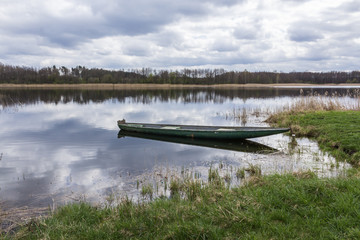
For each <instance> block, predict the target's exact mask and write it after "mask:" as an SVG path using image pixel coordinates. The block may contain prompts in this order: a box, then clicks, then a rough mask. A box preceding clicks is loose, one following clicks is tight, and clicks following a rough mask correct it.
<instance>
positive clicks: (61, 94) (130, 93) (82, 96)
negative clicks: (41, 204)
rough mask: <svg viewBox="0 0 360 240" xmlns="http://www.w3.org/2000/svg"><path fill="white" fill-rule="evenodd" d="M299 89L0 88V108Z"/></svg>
mask: <svg viewBox="0 0 360 240" xmlns="http://www.w3.org/2000/svg"><path fill="white" fill-rule="evenodd" d="M354 90H355V88H350V89H349V88H334V87H328V88H319V87H312V88H309V87H307V88H306V89H304V93H305V94H312V93H314V92H316V93H318V94H320V95H324V94H325V93H326V92H327V94H329V95H332V94H337V95H339V96H344V95H351V93H353V92H354ZM299 95H300V91H299V88H287V87H286V88H227V89H222V88H220V89H218V88H196V89H150V90H135V89H130V90H129V89H126V90H78V89H56V90H51V89H7V90H4V89H0V105H2V106H3V107H4V106H12V105H18V104H37V103H39V102H43V103H52V104H59V103H72V102H75V103H78V104H92V103H103V102H105V101H108V100H112V101H118V102H120V103H141V104H151V103H154V102H169V101H172V102H180V103H224V102H226V101H232V100H235V99H242V100H246V99H252V98H255V99H267V98H274V97H296V96H299Z"/></svg>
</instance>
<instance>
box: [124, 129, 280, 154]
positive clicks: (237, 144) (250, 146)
mask: <svg viewBox="0 0 360 240" xmlns="http://www.w3.org/2000/svg"><path fill="white" fill-rule="evenodd" d="M124 137H135V138H142V139H150V140H155V141H162V142H170V143H180V144H186V145H193V146H200V147H208V148H216V149H223V150H231V151H238V152H249V153H261V154H270V153H274V152H277V151H278V150H277V149H274V148H271V147H269V146H266V145H263V144H260V143H257V142H254V141H251V140H245V139H235V140H227V139H205V138H187V137H174V136H165V135H158V134H146V133H137V132H129V131H124V130H120V131H119V133H118V138H124Z"/></svg>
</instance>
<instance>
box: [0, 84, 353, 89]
mask: <svg viewBox="0 0 360 240" xmlns="http://www.w3.org/2000/svg"><path fill="white" fill-rule="evenodd" d="M344 86H355V87H356V86H359V87H360V84H358V83H357V84H305V83H289V84H214V85H195V84H136V83H134V84H111V83H104V84H0V89H11V88H21V89H24V88H26V89H101V90H111V89H117V90H118V89H179V88H186V89H190V88H217V89H219V88H277V87H289V88H291V87H296V88H298V87H344Z"/></svg>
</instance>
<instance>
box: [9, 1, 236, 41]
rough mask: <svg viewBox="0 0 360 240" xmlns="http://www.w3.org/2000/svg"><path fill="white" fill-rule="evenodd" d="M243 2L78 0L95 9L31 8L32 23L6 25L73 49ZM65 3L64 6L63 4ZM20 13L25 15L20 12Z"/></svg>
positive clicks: (150, 31) (146, 31)
mask: <svg viewBox="0 0 360 240" xmlns="http://www.w3.org/2000/svg"><path fill="white" fill-rule="evenodd" d="M241 2H242V1H236V0H223V1H215V0H207V1H201V0H183V1H176V2H170V1H165V0H153V1H145V0H134V1H115V0H110V1H108V2H106V4H104V2H103V1H99V0H96V1H92V2H91V3H89V2H88V1H76V2H73V3H75V6H81V5H83V6H84V7H87V8H89V9H91V11H90V14H91V15H89V12H86V13H79V15H73V14H72V13H69V15H67V14H65V15H64V16H54V15H51V14H50V13H48V12H47V9H46V8H43V9H41V7H40V8H39V9H34V7H29V9H27V10H26V11H27V13H30V14H31V15H34V17H32V18H31V20H30V21H28V20H24V21H21V19H19V20H18V21H17V22H12V23H11V22H9V23H6V24H3V28H6V29H7V31H8V32H10V33H17V34H33V35H37V36H42V37H44V38H47V39H48V40H49V41H50V42H52V43H55V44H58V45H60V46H63V47H71V46H74V45H76V44H78V43H80V42H84V41H88V40H91V39H96V38H100V37H104V36H114V35H127V36H136V35H144V34H148V33H152V32H157V31H159V29H161V28H162V27H163V26H165V25H167V24H169V23H171V22H173V21H175V20H176V19H178V18H179V17H181V16H188V17H191V16H202V15H208V14H210V12H211V8H210V5H215V6H221V5H226V6H231V5H233V4H236V3H241ZM59 4H61V3H59ZM19 11H20V12H19V14H24V13H23V12H21V10H19Z"/></svg>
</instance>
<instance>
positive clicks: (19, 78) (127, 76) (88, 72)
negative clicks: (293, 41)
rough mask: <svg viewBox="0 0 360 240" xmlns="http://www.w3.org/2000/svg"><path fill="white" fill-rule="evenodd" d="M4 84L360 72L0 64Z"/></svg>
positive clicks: (292, 79)
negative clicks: (122, 68)
mask: <svg viewBox="0 0 360 240" xmlns="http://www.w3.org/2000/svg"><path fill="white" fill-rule="evenodd" d="M0 83H13V84H45V83H47V84H53V83H56V84H78V83H113V84H115V83H155V84H206V85H209V84H210V85H211V84H249V83H260V84H271V83H310V84H325V83H334V84H339V83H360V71H352V72H338V71H331V72H290V73H284V72H276V71H275V72H249V71H247V70H244V71H226V70H224V69H183V70H175V71H172V70H153V69H151V68H142V69H129V70H106V69H101V68H91V69H89V68H86V67H83V66H77V67H74V68H67V67H64V66H62V67H56V66H53V67H45V68H41V69H36V68H32V67H23V66H10V65H4V64H1V63H0Z"/></svg>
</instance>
